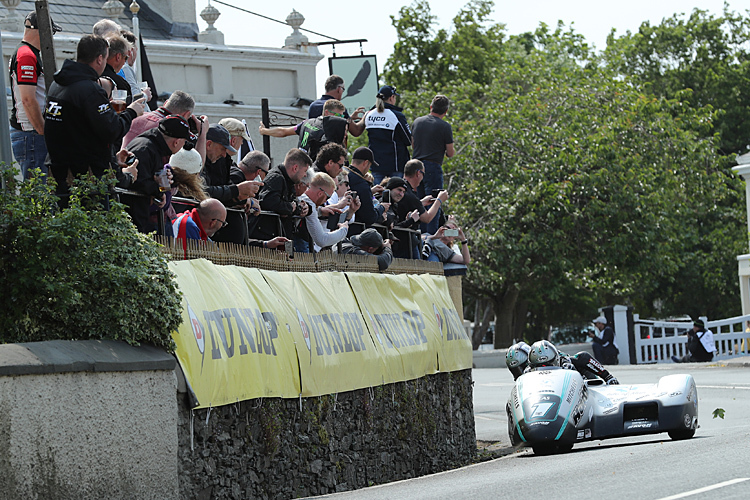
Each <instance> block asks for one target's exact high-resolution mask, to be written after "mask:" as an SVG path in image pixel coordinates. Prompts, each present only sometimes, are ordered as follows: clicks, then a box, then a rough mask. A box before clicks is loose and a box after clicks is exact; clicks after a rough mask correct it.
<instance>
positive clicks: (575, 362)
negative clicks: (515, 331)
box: [528, 340, 620, 385]
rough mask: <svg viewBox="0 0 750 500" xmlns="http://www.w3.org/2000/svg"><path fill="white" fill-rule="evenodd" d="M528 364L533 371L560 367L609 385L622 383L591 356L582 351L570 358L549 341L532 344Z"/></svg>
mask: <svg viewBox="0 0 750 500" xmlns="http://www.w3.org/2000/svg"><path fill="white" fill-rule="evenodd" d="M528 363H529V369H531V370H533V369H536V368H542V367H544V366H559V367H561V368H565V369H567V370H573V369H575V370H578V373H580V374H581V376H582V377H583V378H591V377H592V375H594V376H597V377H600V378H602V379H603V380H604V381H605V382H606V383H607V384H609V385H616V384H619V383H620V382H619V381H618V380H617V379H616V378H615V377H614V375H612V374H611V373H609V372H608V371H607V370H606V369H605V368H604V367H603V366H602V364H601V363H600V362H599V361H597V360H596V358H594V357H592V356H591V354H589V353H587V352H585V351H581V352H579V353H578V354H575V355H573V356H570V355H568V354H565V353H564V352H560V351H558V350H557V348H556V347H555V345H554V344H553V343H552V342H550V341H548V340H540V341H538V342H534V344H532V346H531V350H530V351H529V361H528Z"/></svg>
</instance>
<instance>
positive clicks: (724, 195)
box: [386, 2, 746, 347]
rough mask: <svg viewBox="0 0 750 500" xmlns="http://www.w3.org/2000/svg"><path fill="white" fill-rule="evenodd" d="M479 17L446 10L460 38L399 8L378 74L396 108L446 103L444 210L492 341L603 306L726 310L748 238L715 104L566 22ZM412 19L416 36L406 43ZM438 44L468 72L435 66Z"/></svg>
mask: <svg viewBox="0 0 750 500" xmlns="http://www.w3.org/2000/svg"><path fill="white" fill-rule="evenodd" d="M480 7H481V9H480ZM490 11H491V3H490V2H470V3H469V4H467V6H466V7H464V9H463V10H462V11H461V13H460V15H459V16H457V19H459V18H460V19H462V20H464V21H465V20H467V19H470V20H473V21H474V22H473V23H470V24H471V25H472V26H474V29H473V34H474V35H475V36H474V37H465V36H464V37H457V36H453V34H454V33H457V32H458V29H457V27H456V26H454V29H452V30H436V29H434V17H431V16H430V15H429V7H428V6H426V5H425V4H423V3H419V2H418V3H415V4H413V6H412V7H409V8H404V9H402V17H401V18H399V20H398V21H397V20H395V19H394V25H396V26H397V30H398V31H399V35H400V36H401V37H402V38H400V40H399V45H398V47H400V48H401V49H402V52H399V51H395V52H394V54H393V56H392V57H391V59H389V62H388V69H389V72H387V73H386V74H387V75H390V77H391V78H393V80H391V81H390V83H394V84H396V85H398V86H399V88H400V89H401V90H405V91H406V95H404V99H403V102H404V103H405V104H406V108H407V109H406V111H407V113H409V111H416V113H413V114H415V115H416V114H422V113H424V110H426V108H427V106H426V103H429V100H430V99H431V98H432V95H434V92H436V91H439V92H440V93H444V94H446V95H448V96H449V97H450V98H451V100H452V101H453V105H452V108H451V111H450V113H449V116H448V118H447V119H448V121H449V122H451V123H452V125H453V129H454V139H455V143H456V146H457V150H458V152H459V154H458V155H457V156H456V157H455V158H453V159H452V160H451V161H450V162H448V163H446V164H445V165H444V166H443V168H444V170H445V171H446V182H447V185H448V186H449V189H450V190H451V192H452V196H451V199H450V200H449V204H448V205H449V207H450V210H451V211H452V212H454V213H458V214H459V215H460V216H461V220H462V222H463V223H464V225H465V226H466V227H468V228H469V231H468V234H469V237H470V240H471V242H472V243H471V244H472V256H473V262H472V266H471V269H470V272H469V276H468V279H467V280H464V286H465V290H466V291H467V292H468V293H469V294H471V295H472V297H473V298H475V299H476V300H477V301H488V300H489V301H491V302H492V303H493V304H494V309H495V313H496V321H497V326H496V336H495V344H496V346H499V347H501V346H505V345H508V343H510V342H511V341H512V339H514V338H521V337H522V336H525V337H526V338H527V339H533V338H540V337H542V336H546V335H547V332H548V331H549V328H550V326H551V325H561V324H563V323H576V322H580V321H581V319H582V318H583V319H588V318H589V317H590V314H591V313H592V312H593V310H594V309H595V307H597V306H602V305H612V304H614V303H625V304H628V305H634V306H636V308H637V311H638V312H639V313H641V314H642V315H643V316H646V315H649V314H685V313H688V314H691V315H698V314H700V315H708V316H709V317H719V316H720V315H724V316H726V315H732V314H736V313H737V312H738V309H739V299H738V293H737V286H736V260H735V257H736V255H737V253H741V252H742V248H743V246H744V245H746V235H745V234H744V233H745V228H744V223H743V217H744V215H743V214H742V212H743V211H742V206H743V205H742V201H741V200H742V196H743V194H742V193H743V189H742V186H741V183H740V181H738V179H736V178H735V177H734V176H733V175H732V174H731V172H730V171H728V167H729V164H730V161H729V159H728V158H726V157H724V156H722V155H721V152H720V149H719V147H718V146H719V139H720V137H719V136H718V135H717V134H716V130H717V128H716V127H717V123H718V122H717V120H719V118H720V117H722V116H726V113H725V112H724V111H723V110H718V109H715V108H714V107H712V106H707V105H705V103H704V102H703V101H702V99H703V97H700V98H696V95H697V94H698V93H699V92H700V89H698V90H696V89H693V88H686V87H685V86H682V87H679V86H675V87H674V88H673V89H672V91H671V92H670V93H665V94H655V93H653V92H652V91H651V89H652V86H651V85H648V84H647V82H644V81H643V80H642V79H640V78H636V77H632V78H631V77H630V76H627V75H624V72H623V71H621V70H619V69H617V68H616V70H613V69H612V68H611V66H610V65H611V64H612V61H613V60H614V59H613V57H614V56H613V54H614V53H613V52H610V54H609V55H608V57H609V59H608V60H607V59H602V57H601V56H600V55H599V54H594V53H592V51H591V49H590V48H589V46H588V44H587V43H586V41H585V39H584V38H583V37H582V36H580V35H579V34H577V33H575V32H574V31H573V30H572V29H567V28H566V27H565V26H564V25H563V24H561V23H558V25H557V26H556V28H555V29H550V28H549V27H548V26H546V25H544V24H542V25H540V26H539V27H538V28H537V29H536V30H535V31H533V32H529V33H525V34H522V35H518V36H510V37H506V36H505V35H504V33H503V29H502V25H499V24H494V25H491V26H489V27H487V25H488V19H489V13H490ZM411 29H415V30H417V31H418V32H419V34H420V36H418V37H416V39H410V38H403V37H407V36H408V35H410V34H411V33H412V31H410V30H411ZM695 29H698V28H697V27H696V28H695ZM483 37H484V39H482V38H483ZM449 42H450V44H452V45H450V47H451V48H450V53H451V54H469V56H468V58H467V62H468V63H470V64H478V65H479V66H478V70H477V71H475V72H473V73H471V72H466V75H468V76H467V77H463V76H462V75H463V74H464V71H454V68H461V67H463V63H462V62H461V60H460V59H461V58H460V57H459V58H458V59H451V60H450V64H446V61H445V60H443V59H444V58H445V57H446V54H447V53H448V52H449V49H447V48H445V47H447V46H448V43H449ZM462 43H463V44H465V45H466V47H464V48H463V50H457V48H456V47H457V45H460V44H462ZM422 49H424V52H420V51H421V50H422ZM490 49H494V50H495V52H496V53H494V54H489V53H488V52H489V50H490ZM609 50H611V51H612V50H614V44H613V43H610V49H609ZM477 55H479V57H480V58H481V60H482V61H484V60H487V61H491V62H492V63H491V65H488V66H487V67H485V66H483V65H482V61H480V62H477V59H476V57H477ZM626 57H627V56H623V58H626ZM415 61H416V62H415ZM607 61H609V64H610V65H607V64H605V63H606V62H607ZM485 70H486V71H485ZM430 85H432V87H431V86H430ZM477 303H479V302H477Z"/></svg>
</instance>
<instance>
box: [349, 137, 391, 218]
mask: <svg viewBox="0 0 750 500" xmlns="http://www.w3.org/2000/svg"><path fill="white" fill-rule="evenodd" d="M371 165H377V163H375V159H374V157H373V154H372V151H371V150H370V149H369V148H365V147H361V148H357V150H356V151H354V154H353V155H352V164H351V166H350V167H349V186H350V189H351V191H354V192H355V193H356V197H357V198H359V203H360V204H361V205H362V206H361V207H360V209H359V210H358V211H357V221H358V222H363V223H365V224H366V225H368V226H370V225H372V224H375V223H376V222H380V221H382V220H383V213H384V212H385V211H386V210H388V208H389V207H390V204H388V203H383V204H381V205H379V206H378V207H377V208H375V206H374V205H373V201H372V190H371V188H372V183H371V182H370V181H368V180H367V178H366V175H367V174H368V173H369V170H370V166H371Z"/></svg>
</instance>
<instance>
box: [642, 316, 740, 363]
mask: <svg viewBox="0 0 750 500" xmlns="http://www.w3.org/2000/svg"><path fill="white" fill-rule="evenodd" d="M701 319H703V321H704V322H705V324H706V328H707V329H709V330H711V331H712V332H713V334H714V344H715V346H716V352H715V353H714V359H715V360H717V359H718V360H720V359H727V358H731V357H732V356H738V355H740V356H746V355H748V354H750V332H747V331H745V328H746V326H745V324H746V322H747V321H750V315H746V316H736V317H734V318H727V319H721V320H714V321H706V319H705V318H701ZM633 325H634V334H635V335H634V337H635V354H636V362H637V363H638V364H644V363H671V362H672V356H677V357H682V356H684V355H686V354H687V335H686V334H687V332H688V330H690V329H691V328H692V327H693V322H692V321H652V320H645V319H640V318H639V316H638V315H637V314H634V315H633Z"/></svg>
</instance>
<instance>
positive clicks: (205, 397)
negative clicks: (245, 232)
mask: <svg viewBox="0 0 750 500" xmlns="http://www.w3.org/2000/svg"><path fill="white" fill-rule="evenodd" d="M169 268H170V270H172V272H174V273H175V274H176V275H177V282H178V284H179V286H180V290H182V293H183V297H182V305H183V309H182V316H183V323H182V325H180V328H179V330H178V331H177V332H176V333H174V334H173V337H174V341H175V343H176V344H177V349H176V351H175V353H176V355H177V359H178V360H179V362H180V366H181V367H182V370H183V372H184V373H185V377H186V378H187V381H188V383H189V384H190V387H191V388H192V390H193V393H194V394H195V396H196V398H197V399H198V402H199V406H198V407H199V408H207V407H210V406H220V405H224V404H229V403H234V402H236V401H241V400H245V399H254V398H259V397H271V396H275V397H287V398H290V397H297V396H299V393H300V380H299V370H298V368H297V352H296V350H295V347H294V340H293V339H292V337H291V336H290V335H289V334H288V332H287V331H286V326H285V324H284V323H285V322H286V318H287V317H289V316H291V315H292V314H293V311H287V310H284V309H283V308H282V307H281V306H280V303H279V300H278V299H277V298H276V296H275V295H274V292H273V291H272V290H271V288H270V287H269V286H268V284H267V283H266V281H265V280H264V278H263V276H262V275H261V273H260V271H259V270H258V269H252V268H243V267H234V266H215V265H213V264H212V263H211V262H209V261H207V260H203V259H196V260H188V261H179V262H170V263H169Z"/></svg>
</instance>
